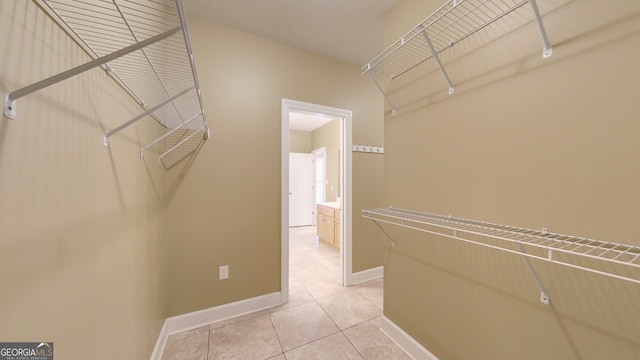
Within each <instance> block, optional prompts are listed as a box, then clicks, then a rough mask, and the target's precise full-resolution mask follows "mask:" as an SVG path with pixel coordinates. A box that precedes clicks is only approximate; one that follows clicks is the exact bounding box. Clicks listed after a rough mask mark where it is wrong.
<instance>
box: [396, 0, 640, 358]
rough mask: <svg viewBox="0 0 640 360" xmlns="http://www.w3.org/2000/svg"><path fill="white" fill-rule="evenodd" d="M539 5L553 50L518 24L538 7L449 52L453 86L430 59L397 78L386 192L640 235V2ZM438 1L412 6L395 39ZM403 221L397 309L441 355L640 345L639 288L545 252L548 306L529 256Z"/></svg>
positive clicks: (512, 219) (447, 206)
mask: <svg viewBox="0 0 640 360" xmlns="http://www.w3.org/2000/svg"><path fill="white" fill-rule="evenodd" d="M539 3H540V6H541V7H542V6H544V8H543V12H545V13H547V12H549V10H550V9H552V8H556V7H557V9H556V10H553V11H551V12H550V13H548V14H547V15H545V16H544V20H545V25H546V26H547V31H548V34H549V37H550V39H551V41H552V43H553V44H554V49H553V50H554V55H553V57H552V58H550V59H547V60H542V59H541V45H540V42H539V39H538V33H537V30H536V28H535V27H534V25H533V24H532V23H531V22H528V23H526V24H525V25H524V26H518V25H517V24H516V23H517V22H518V21H519V20H518V18H522V19H526V17H527V16H529V14H530V13H529V9H526V11H524V12H522V14H523V15H522V16H518V15H516V16H515V18H513V17H509V18H505V19H504V21H501V22H499V23H498V24H497V26H496V27H489V28H487V29H485V30H484V31H483V32H482V33H479V34H477V35H478V36H472V37H470V38H468V39H467V40H465V42H463V43H460V44H457V45H456V46H455V47H454V48H453V49H451V52H450V53H448V54H445V53H443V62H444V63H445V65H446V66H447V67H448V70H449V75H450V77H451V79H452V80H453V81H454V83H455V85H456V94H455V95H452V96H450V95H448V94H447V89H446V84H445V82H444V80H443V79H442V77H441V75H440V73H439V72H438V71H437V69H436V68H435V65H434V64H433V63H431V62H429V63H428V64H427V65H426V66H424V67H423V68H422V69H421V70H419V71H417V72H414V73H412V74H408V76H407V78H405V79H398V83H397V84H391V86H390V90H391V91H390V94H391V98H392V101H394V102H395V103H396V105H397V107H398V115H397V116H395V117H391V115H390V114H389V113H388V112H387V113H386V122H385V183H384V188H385V202H386V204H388V205H391V204H393V205H394V206H395V207H399V208H408V209H415V210H423V211H428V212H435V213H441V214H449V213H451V214H453V215H454V216H459V217H464V218H471V219H479V220H485V221H490V222H495V223H501V224H508V225H516V226H521V227H527V228H533V229H540V228H542V227H547V228H549V229H550V231H553V232H559V233H567V234H573V235H579V236H585V237H592V238H596V239H603V240H608V241H613V242H621V243H627V244H634V245H640V240H639V239H640V228H638V227H637V225H636V224H637V218H638V215H639V214H640V203H639V202H638V199H639V198H640V193H639V192H638V186H637V184H638V183H639V182H640V162H639V161H638V150H640V140H639V139H640V138H639V137H638V133H639V131H640V122H638V119H639V118H640V108H639V107H638V102H637V95H638V83H639V81H640V69H639V68H638V66H637V63H638V61H637V59H638V58H639V57H640V46H639V44H640V35H639V34H640V17H639V15H638V14H640V4H639V3H638V2H637V1H631V0H626V1H617V2H615V4H613V3H611V2H606V1H597V0H583V1H571V2H569V3H568V4H566V5H562V6H560V5H559V3H558V1H552V0H549V1H544V2H542V1H540V2H539ZM440 5H441V2H440V1H428V2H416V1H400V2H399V3H398V4H397V5H396V6H395V7H394V8H393V9H392V10H391V11H390V12H389V13H388V14H387V17H386V19H385V21H386V30H385V31H386V33H387V34H388V35H387V40H388V41H389V40H390V39H389V37H391V36H393V40H395V38H397V37H398V36H400V35H401V34H402V33H404V32H406V31H408V30H409V29H410V28H412V27H413V26H415V25H416V24H417V22H418V21H419V20H422V19H423V18H425V17H426V16H427V15H428V14H429V13H431V12H432V11H434V10H435V9H436V8H437V7H438V6H440ZM526 6H528V5H526ZM525 8H526V7H525ZM416 13H421V14H423V15H422V16H419V17H418V18H416V17H417V16H416V15H415V14H416ZM514 24H515V26H516V29H515V30H514V31H513V32H510V33H508V34H507V35H504V36H500V37H499V38H497V39H495V40H494V37H495V35H496V33H494V32H496V31H499V30H500V29H501V28H509V27H510V26H514ZM400 28H402V29H400ZM479 44H482V46H478V45H479ZM391 231H392V233H393V235H394V236H397V237H398V238H399V239H401V240H400V241H398V242H397V244H398V245H397V246H396V248H395V249H394V250H393V251H389V252H388V254H387V257H386V259H385V262H384V265H385V305H384V306H385V309H384V312H385V315H386V316H388V317H389V318H390V319H391V320H392V321H394V322H395V323H396V324H398V325H399V326H401V327H402V328H403V329H404V330H405V331H407V332H408V333H409V334H410V335H412V336H413V337H414V338H415V339H416V340H418V341H419V342H420V343H421V344H423V345H424V346H425V347H427V348H428V349H429V350H431V351H432V352H434V353H435V354H436V355H437V356H439V358H440V359H601V358H610V359H635V358H637V355H638V353H640V343H639V342H638V334H639V333H640V328H639V325H638V324H640V311H639V309H638V307H637V299H639V298H640V286H638V285H637V284H632V283H625V282H622V281H617V280H612V279H609V278H604V277H601V276H597V275H591V274H588V273H585V272H581V271H577V270H571V269H567V268H562V267H559V266H554V265H549V264H546V263H545V264H542V263H538V262H534V265H535V266H536V267H537V268H538V271H539V272H540V274H541V279H542V282H543V283H544V284H545V286H546V287H547V288H548V291H549V293H550V295H551V301H552V305H551V306H545V305H542V304H541V303H540V302H539V301H538V296H539V293H538V289H537V287H536V285H535V282H534V281H533V279H532V277H531V275H530V274H529V273H528V271H527V269H526V267H525V265H524V263H523V260H522V258H520V257H518V256H513V255H505V254H498V253H496V252H495V251H492V250H484V249H479V248H477V247H474V246H470V245H460V244H456V243H453V242H452V241H451V240H446V239H441V238H437V237H428V236H424V235H417V234H415V233H414V232H412V231H409V230H407V231H401V230H397V229H394V230H391ZM633 272H635V274H636V276H637V275H638V273H637V271H636V270H633Z"/></svg>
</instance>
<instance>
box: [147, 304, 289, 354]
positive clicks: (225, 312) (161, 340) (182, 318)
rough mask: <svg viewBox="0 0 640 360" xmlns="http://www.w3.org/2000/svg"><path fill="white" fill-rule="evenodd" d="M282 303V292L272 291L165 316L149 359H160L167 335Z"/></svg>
mask: <svg viewBox="0 0 640 360" xmlns="http://www.w3.org/2000/svg"><path fill="white" fill-rule="evenodd" d="M281 304H282V294H281V293H280V292H274V293H271V294H267V295H262V296H257V297H254V298H251V299H246V300H240V301H236V302H233V303H229V304H225V305H220V306H215V307H212V308H209V309H204V310H199V311H194V312H191V313H188V314H183V315H178V316H174V317H170V318H167V319H166V320H165V321H164V325H163V326H162V330H160V335H158V340H157V341H156V346H155V348H154V349H153V353H151V358H150V360H160V358H161V357H162V352H163V351H164V346H165V344H166V342H167V338H168V337H169V335H172V334H176V333H180V332H183V331H188V330H191V329H196V328H199V327H201V326H205V325H208V324H211V323H214V322H216V321H222V320H226V319H230V318H233V317H236V316H242V315H246V314H250V313H253V312H256V311H260V310H265V309H269V308H272V307H274V306H278V305H281Z"/></svg>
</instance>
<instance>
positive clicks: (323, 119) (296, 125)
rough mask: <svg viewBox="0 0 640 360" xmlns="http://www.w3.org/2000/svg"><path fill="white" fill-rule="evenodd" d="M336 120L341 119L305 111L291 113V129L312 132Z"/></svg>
mask: <svg viewBox="0 0 640 360" xmlns="http://www.w3.org/2000/svg"><path fill="white" fill-rule="evenodd" d="M336 119H339V117H335V116H331V115H326V114H315V113H309V112H303V111H291V112H290V113H289V129H290V130H300V131H307V132H312V131H313V130H315V129H317V128H319V127H322V126H324V125H326V124H328V123H330V122H332V121H333V120H336Z"/></svg>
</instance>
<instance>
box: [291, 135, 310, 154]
mask: <svg viewBox="0 0 640 360" xmlns="http://www.w3.org/2000/svg"><path fill="white" fill-rule="evenodd" d="M311 150H312V149H311V133H310V132H308V131H301V130H289V152H294V153H305V154H306V153H309V152H311Z"/></svg>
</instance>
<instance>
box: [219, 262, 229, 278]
mask: <svg viewBox="0 0 640 360" xmlns="http://www.w3.org/2000/svg"><path fill="white" fill-rule="evenodd" d="M228 278H229V265H224V266H220V268H218V279H219V280H227V279H228Z"/></svg>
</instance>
